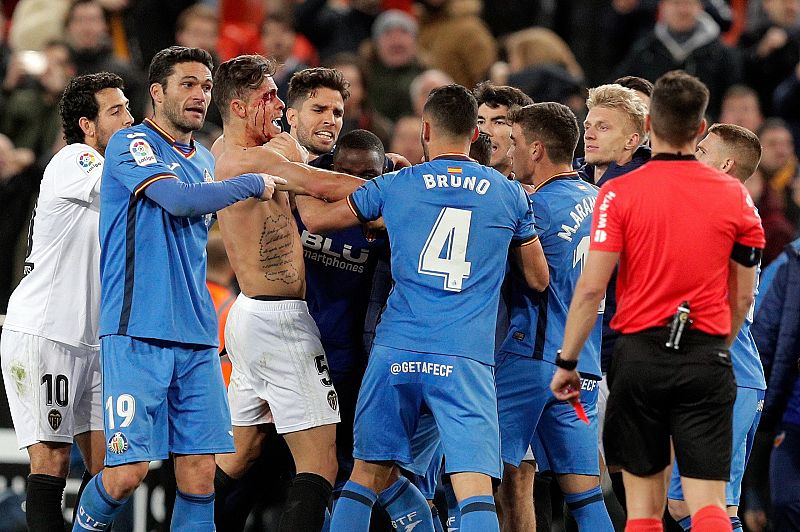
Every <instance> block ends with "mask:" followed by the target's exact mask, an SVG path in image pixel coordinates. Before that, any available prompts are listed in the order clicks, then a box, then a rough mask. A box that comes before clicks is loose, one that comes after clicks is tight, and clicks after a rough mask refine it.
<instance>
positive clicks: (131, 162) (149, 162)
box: [105, 129, 177, 195]
mask: <svg viewBox="0 0 800 532" xmlns="http://www.w3.org/2000/svg"><path fill="white" fill-rule="evenodd" d="M130 131H131V130H130V129H123V130H121V131H118V132H117V133H115V134H114V135H113V136H112V137H111V140H110V141H109V143H108V146H107V147H106V160H105V167H106V175H110V176H112V178H113V179H115V180H117V181H119V182H120V183H121V184H122V185H123V186H124V187H125V188H127V189H128V190H130V191H131V193H132V194H134V195H139V194H141V193H142V192H143V191H144V189H146V188H147V187H148V186H150V185H151V184H153V183H155V182H156V181H158V180H160V179H169V178H177V175H175V172H173V171H172V170H171V169H170V167H169V166H168V165H167V163H165V162H164V161H163V159H162V158H161V157H160V155H159V154H158V153H157V152H156V150H155V149H154V147H153V146H154V142H153V141H152V140H150V139H149V138H148V136H147V134H146V133H142V132H137V133H132V134H131V133H129V132H130ZM126 132H128V133H126Z"/></svg>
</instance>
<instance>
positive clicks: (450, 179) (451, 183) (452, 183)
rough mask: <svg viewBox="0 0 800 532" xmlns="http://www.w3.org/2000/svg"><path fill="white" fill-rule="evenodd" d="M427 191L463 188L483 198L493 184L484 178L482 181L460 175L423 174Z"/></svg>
mask: <svg viewBox="0 0 800 532" xmlns="http://www.w3.org/2000/svg"><path fill="white" fill-rule="evenodd" d="M422 180H423V181H424V182H425V188H426V189H432V188H463V189H465V190H471V191H474V192H477V193H478V194H480V195H481V196H483V195H484V194H486V191H487V190H489V187H490V186H491V183H490V182H489V180H488V179H486V178H482V179H481V180H480V181H479V180H478V178H477V177H475V176H462V175H461V174H459V173H453V174H436V175H433V174H422Z"/></svg>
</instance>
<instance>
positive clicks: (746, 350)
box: [731, 266, 767, 390]
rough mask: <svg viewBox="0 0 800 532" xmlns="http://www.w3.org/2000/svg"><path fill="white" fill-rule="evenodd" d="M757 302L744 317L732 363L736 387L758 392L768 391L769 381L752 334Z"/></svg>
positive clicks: (733, 347) (734, 345) (757, 275)
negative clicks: (753, 389)
mask: <svg viewBox="0 0 800 532" xmlns="http://www.w3.org/2000/svg"><path fill="white" fill-rule="evenodd" d="M760 273H761V267H760V266H759V267H758V270H757V271H756V288H755V294H756V296H757V295H758V278H759V275H760ZM754 311H755V302H753V304H752V305H751V306H750V310H749V311H748V312H747V314H746V315H745V317H744V323H743V324H742V328H741V329H739V334H737V335H736V338H734V340H733V345H732V346H731V361H732V362H733V375H734V376H735V377H736V386H742V387H744V388H755V389H756V390H766V389H767V381H766V380H765V379H764V366H762V365H761V357H760V356H759V354H758V348H757V347H756V341H755V340H754V339H753V335H752V334H751V333H750V326H751V325H753V313H754Z"/></svg>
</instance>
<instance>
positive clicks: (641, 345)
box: [603, 327, 736, 481]
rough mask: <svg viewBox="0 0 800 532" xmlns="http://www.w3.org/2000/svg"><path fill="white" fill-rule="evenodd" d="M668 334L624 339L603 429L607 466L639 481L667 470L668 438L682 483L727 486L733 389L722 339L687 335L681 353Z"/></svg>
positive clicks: (654, 332) (645, 333)
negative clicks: (687, 479) (724, 483)
mask: <svg viewBox="0 0 800 532" xmlns="http://www.w3.org/2000/svg"><path fill="white" fill-rule="evenodd" d="M667 336H668V330H667V328H666V327H664V328H657V329H648V330H646V331H642V332H639V333H635V334H628V335H621V336H620V337H619V339H618V340H617V343H616V346H615V348H614V356H613V359H612V364H611V368H610V370H609V372H608V382H609V389H610V393H609V398H608V406H607V410H606V421H605V427H604V429H603V444H604V446H605V449H606V462H607V463H609V464H613V465H618V466H621V467H622V468H623V469H624V470H626V471H628V472H629V473H632V474H634V475H637V476H649V475H653V474H655V473H657V472H659V471H661V470H663V469H664V468H665V467H667V466H668V465H669V463H670V436H671V437H672V441H673V444H674V447H675V459H676V460H677V462H678V467H679V468H680V471H681V475H682V476H685V477H690V478H698V479H704V480H725V481H727V480H728V479H729V478H730V466H731V446H732V443H731V441H732V439H733V435H732V431H733V427H732V424H733V403H734V401H735V400H736V381H735V379H734V376H733V367H732V365H731V357H730V352H729V351H728V349H727V348H726V347H725V339H724V338H722V337H719V336H711V335H708V334H705V333H703V332H700V331H697V330H689V331H686V332H685V333H684V336H683V338H682V339H681V342H680V344H681V346H680V350H677V351H676V350H674V349H670V348H667V347H666V346H665V345H664V344H665V342H666V341H667Z"/></svg>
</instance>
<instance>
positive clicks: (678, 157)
mask: <svg viewBox="0 0 800 532" xmlns="http://www.w3.org/2000/svg"><path fill="white" fill-rule="evenodd" d="M650 160H651V161H696V160H697V159H696V158H695V156H694V154H693V153H689V154H686V155H684V154H680V153H657V154H655V155H653V156H652V157H651V158H650Z"/></svg>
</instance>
